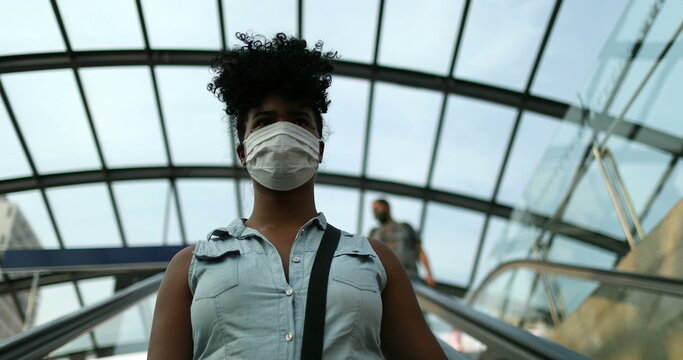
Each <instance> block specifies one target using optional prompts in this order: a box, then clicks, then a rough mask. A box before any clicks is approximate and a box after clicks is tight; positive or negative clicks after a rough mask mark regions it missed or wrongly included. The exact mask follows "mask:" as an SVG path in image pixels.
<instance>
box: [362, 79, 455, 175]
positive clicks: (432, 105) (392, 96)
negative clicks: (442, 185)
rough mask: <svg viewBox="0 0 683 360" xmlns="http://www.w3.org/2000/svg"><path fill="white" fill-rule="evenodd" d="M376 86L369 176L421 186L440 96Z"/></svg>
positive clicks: (398, 87)
mask: <svg viewBox="0 0 683 360" xmlns="http://www.w3.org/2000/svg"><path fill="white" fill-rule="evenodd" d="M375 86H376V88H375V99H374V104H373V109H372V129H371V130H370V148H369V152H370V153H369V158H368V174H369V175H370V176H371V177H375V178H382V179H387V180H393V181H398V182H403V183H410V184H415V185H424V183H425V182H426V180H427V170H428V167H429V162H430V160H431V156H432V149H433V147H434V145H433V144H434V134H435V131H436V123H437V120H438V118H439V112H440V109H441V102H442V96H443V95H442V94H440V93H438V92H436V91H430V90H423V89H416V88H410V87H405V86H399V85H393V84H384V83H377V84H376V85H375Z"/></svg>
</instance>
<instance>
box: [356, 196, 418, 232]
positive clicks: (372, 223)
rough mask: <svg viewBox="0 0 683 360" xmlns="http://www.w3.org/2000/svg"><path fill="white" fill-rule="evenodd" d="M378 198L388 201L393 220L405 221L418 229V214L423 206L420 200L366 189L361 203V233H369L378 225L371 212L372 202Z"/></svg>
mask: <svg viewBox="0 0 683 360" xmlns="http://www.w3.org/2000/svg"><path fill="white" fill-rule="evenodd" d="M379 199H384V200H386V201H387V202H388V203H389V206H390V207H391V217H392V218H393V219H394V221H396V222H401V223H403V222H407V223H409V224H410V225H411V226H412V227H413V228H414V229H415V230H416V231H419V230H420V216H421V214H422V207H423V202H422V200H419V199H415V198H410V197H407V196H399V195H393V194H384V193H379V192H375V191H366V192H365V197H364V203H363V224H362V225H361V226H360V228H361V229H362V231H361V234H362V235H365V236H368V235H370V233H371V232H372V229H374V228H375V227H378V226H379V222H377V220H376V219H375V216H374V214H373V212H372V203H373V202H375V200H379Z"/></svg>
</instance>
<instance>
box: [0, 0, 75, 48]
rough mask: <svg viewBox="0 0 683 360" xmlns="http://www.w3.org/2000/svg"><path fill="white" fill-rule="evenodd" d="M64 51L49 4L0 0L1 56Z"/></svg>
mask: <svg viewBox="0 0 683 360" xmlns="http://www.w3.org/2000/svg"><path fill="white" fill-rule="evenodd" d="M64 50H65V47H64V41H63V40H62V36H61V34H60V32H59V27H58V25H57V20H56V19H55V16H54V12H53V11H52V7H51V6H50V3H49V2H48V1H41V0H26V1H0V56H4V55H16V54H25V53H42V52H53V51H64Z"/></svg>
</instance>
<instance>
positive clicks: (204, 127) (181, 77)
mask: <svg viewBox="0 0 683 360" xmlns="http://www.w3.org/2000/svg"><path fill="white" fill-rule="evenodd" d="M154 71H156V74H157V79H158V81H159V96H160V97H161V105H162V109H163V115H164V120H165V121H166V131H167V132H168V141H169V143H170V144H169V146H170V147H171V157H172V159H173V163H174V164H212V165H224V164H232V151H234V149H231V148H230V145H229V144H230V137H229V136H230V130H229V129H230V124H229V122H228V121H226V120H225V119H227V116H226V115H225V113H224V112H223V106H224V104H223V103H221V102H220V101H218V99H216V98H215V97H214V95H213V94H211V93H210V92H208V91H207V90H206V85H207V84H208V83H209V81H210V80H211V77H212V74H211V73H210V72H209V71H208V70H207V68H203V67H202V68H197V67H187V66H161V67H157V68H156V69H155V70H154Z"/></svg>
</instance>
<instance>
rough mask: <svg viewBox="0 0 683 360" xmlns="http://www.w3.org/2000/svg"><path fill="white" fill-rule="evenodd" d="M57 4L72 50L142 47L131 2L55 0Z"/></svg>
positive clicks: (129, 0) (127, 0) (143, 44)
mask: <svg viewBox="0 0 683 360" xmlns="http://www.w3.org/2000/svg"><path fill="white" fill-rule="evenodd" d="M58 4H59V11H60V13H61V15H62V18H63V19H64V26H65V27H66V33H67V34H68V36H69V41H70V42H71V47H72V48H73V49H74V50H104V49H139V48H143V47H144V46H145V43H144V40H143V39H142V31H141V27H140V20H139V18H138V10H137V8H136V6H135V1H133V0H126V1H112V0H96V1H93V0H59V1H58Z"/></svg>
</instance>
